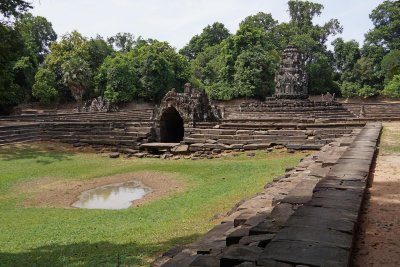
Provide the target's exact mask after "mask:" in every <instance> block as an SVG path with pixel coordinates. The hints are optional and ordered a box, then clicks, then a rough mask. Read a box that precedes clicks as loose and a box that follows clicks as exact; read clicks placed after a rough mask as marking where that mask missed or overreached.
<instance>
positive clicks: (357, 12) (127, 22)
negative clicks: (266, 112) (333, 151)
mask: <svg viewBox="0 0 400 267" xmlns="http://www.w3.org/2000/svg"><path fill="white" fill-rule="evenodd" d="M286 2H287V1H286V0H168V1H165V0H113V1H106V0H40V1H39V0H35V2H34V5H35V8H34V9H33V11H32V13H33V14H35V15H41V16H44V17H46V18H47V19H48V20H49V21H50V22H52V23H53V27H54V29H55V31H56V32H57V33H58V34H59V35H62V34H64V33H66V32H70V31H72V30H78V31H79V32H81V33H82V34H83V35H85V36H96V34H100V35H102V36H111V35H114V34H116V33H117V32H130V33H132V34H134V35H135V36H139V35H141V36H143V37H144V38H155V39H159V40H165V41H168V42H170V43H171V44H172V45H173V46H175V47H177V48H180V47H182V46H184V45H185V44H186V43H187V42H188V41H189V40H190V38H191V37H192V36H193V35H195V34H198V33H199V32H201V30H202V29H203V28H204V27H205V26H207V25H208V24H211V23H213V22H215V21H219V22H222V23H224V24H225V26H226V27H227V28H228V29H229V30H230V31H231V32H235V31H236V30H237V28H238V24H239V22H240V21H241V20H243V19H244V18H245V17H246V16H248V15H252V14H256V13H257V12H260V11H262V12H268V13H272V15H273V17H274V18H275V19H277V20H279V21H287V20H288V15H287V12H286V10H287V6H286ZM316 2H320V3H322V4H323V5H324V6H325V10H324V12H323V13H322V17H321V18H320V19H318V20H317V21H327V20H328V19H330V18H338V19H339V20H340V21H341V22H342V24H343V26H344V28H345V31H344V34H343V36H344V38H345V39H357V40H358V41H362V40H363V35H364V33H365V32H367V30H368V29H369V28H370V27H371V25H372V24H371V22H370V21H369V18H368V14H369V13H370V12H371V10H372V9H373V8H374V7H376V6H377V5H378V4H379V3H381V1H380V0H347V1H345V0H337V1H332V0H329V1H328V0H318V1H316Z"/></svg>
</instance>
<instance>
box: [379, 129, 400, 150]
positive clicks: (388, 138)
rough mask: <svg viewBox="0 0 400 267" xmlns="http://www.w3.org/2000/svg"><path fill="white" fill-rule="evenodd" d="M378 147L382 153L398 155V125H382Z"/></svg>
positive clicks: (399, 141) (399, 145)
mask: <svg viewBox="0 0 400 267" xmlns="http://www.w3.org/2000/svg"><path fill="white" fill-rule="evenodd" d="M379 146H380V149H381V150H382V152H384V153H387V154H399V153H400V123H398V122H393V123H385V124H384V127H383V131H382V137H381V142H380V145H379Z"/></svg>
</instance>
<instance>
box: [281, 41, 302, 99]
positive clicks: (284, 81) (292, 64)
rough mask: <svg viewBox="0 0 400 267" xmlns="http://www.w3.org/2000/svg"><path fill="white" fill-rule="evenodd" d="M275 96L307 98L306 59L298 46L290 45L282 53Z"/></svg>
mask: <svg viewBox="0 0 400 267" xmlns="http://www.w3.org/2000/svg"><path fill="white" fill-rule="evenodd" d="M275 83H276V87H275V97H276V98H279V99H280V98H283V99H307V98H308V92H307V75H306V72H305V70H304V61H303V59H302V56H301V54H300V52H299V49H298V48H297V47H296V46H293V45H289V46H288V47H287V48H286V49H285V50H284V51H283V55H282V61H281V65H280V68H279V72H278V74H277V75H276V78H275Z"/></svg>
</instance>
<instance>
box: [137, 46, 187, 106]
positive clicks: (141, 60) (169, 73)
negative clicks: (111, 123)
mask: <svg viewBox="0 0 400 267" xmlns="http://www.w3.org/2000/svg"><path fill="white" fill-rule="evenodd" d="M132 52H133V53H134V55H135V58H136V59H137V66H138V72H139V76H140V84H141V87H142V92H141V96H142V97H144V98H147V99H149V100H152V101H157V100H160V99H161V98H162V97H163V96H164V95H165V93H166V92H168V91H169V90H170V89H171V88H177V89H179V88H183V85H184V84H185V83H186V82H187V81H188V80H189V78H190V73H189V63H188V61H187V59H186V58H185V57H184V56H182V55H180V54H178V53H176V52H175V50H174V49H173V48H172V47H171V46H170V45H169V44H168V43H166V42H153V43H151V44H148V45H144V46H142V47H140V48H139V49H137V50H134V51H132ZM136 59H135V61H136Z"/></svg>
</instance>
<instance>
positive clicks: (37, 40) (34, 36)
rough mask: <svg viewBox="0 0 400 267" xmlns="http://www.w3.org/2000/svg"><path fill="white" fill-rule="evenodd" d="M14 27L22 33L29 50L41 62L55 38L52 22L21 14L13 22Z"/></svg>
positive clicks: (28, 14)
mask: <svg viewBox="0 0 400 267" xmlns="http://www.w3.org/2000/svg"><path fill="white" fill-rule="evenodd" d="M15 29H16V30H17V31H18V32H19V33H20V34H21V35H22V37H23V38H24V40H25V44H26V46H27V47H28V49H29V50H31V51H32V53H33V54H34V55H35V56H36V57H37V62H38V63H42V62H43V61H44V58H45V57H46V55H47V54H48V53H49V51H50V45H51V44H52V43H53V42H54V41H55V40H56V39H57V34H56V33H55V31H54V30H53V27H52V24H51V23H50V22H49V21H47V19H46V18H44V17H40V16H37V17H35V16H33V15H32V14H30V13H26V14H23V15H22V16H20V17H19V18H18V19H17V21H16V22H15Z"/></svg>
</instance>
